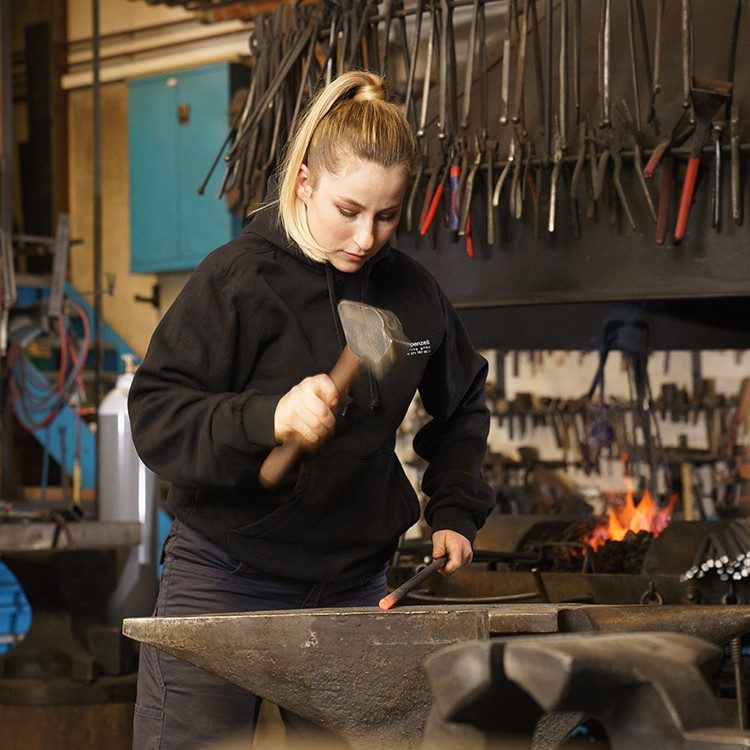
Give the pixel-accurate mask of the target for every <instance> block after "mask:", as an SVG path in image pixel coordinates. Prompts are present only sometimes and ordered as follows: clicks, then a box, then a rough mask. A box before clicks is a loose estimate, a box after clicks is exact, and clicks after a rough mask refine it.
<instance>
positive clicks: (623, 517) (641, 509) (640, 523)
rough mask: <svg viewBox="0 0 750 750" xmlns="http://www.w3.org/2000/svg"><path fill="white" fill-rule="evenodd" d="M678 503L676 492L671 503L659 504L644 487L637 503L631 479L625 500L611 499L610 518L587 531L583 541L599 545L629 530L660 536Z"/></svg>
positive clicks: (614, 539) (608, 512)
mask: <svg viewBox="0 0 750 750" xmlns="http://www.w3.org/2000/svg"><path fill="white" fill-rule="evenodd" d="M676 503H677V495H672V497H670V499H669V503H667V505H665V506H664V507H663V508H660V507H659V506H658V505H657V503H656V502H655V501H654V499H653V497H652V496H651V493H650V492H649V491H648V490H645V491H644V493H643V495H642V497H641V501H640V502H639V503H638V505H636V504H635V502H634V501H633V487H632V484H630V483H628V491H627V492H626V494H625V499H624V500H623V501H622V502H616V501H615V502H613V503H610V506H609V508H608V510H607V519H606V520H601V521H598V522H597V523H596V525H595V526H594V527H593V529H591V531H590V532H589V533H588V534H584V539H583V541H585V542H587V543H588V544H590V545H591V546H592V547H593V548H594V549H598V548H599V547H600V546H601V545H602V544H604V543H605V542H606V541H608V540H610V539H611V540H613V541H616V542H619V541H622V540H623V539H624V538H625V535H626V534H627V533H628V531H632V532H634V533H638V532H639V531H650V532H651V533H652V534H653V535H654V536H655V537H657V536H659V534H661V532H662V531H664V529H665V528H667V526H668V525H669V522H670V521H671V520H672V511H673V510H674V506H675V504H676Z"/></svg>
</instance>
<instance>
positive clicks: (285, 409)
mask: <svg viewBox="0 0 750 750" xmlns="http://www.w3.org/2000/svg"><path fill="white" fill-rule="evenodd" d="M338 400H339V392H338V390H337V389H336V386H335V385H334V384H333V381H332V380H331V378H329V377H328V375H313V376H311V377H309V378H305V379H304V380H303V381H302V382H300V383H297V385H295V386H294V387H293V388H292V389H291V390H290V391H289V392H288V393H286V394H285V395H284V396H282V397H281V399H280V400H279V403H278V404H277V405H276V412H275V413H274V417H273V428H274V433H275V435H276V439H277V440H280V441H281V442H283V441H285V440H288V439H290V438H297V439H298V440H299V441H300V443H302V446H303V447H304V448H306V449H308V450H309V449H312V448H314V447H315V446H316V445H317V444H318V443H319V442H320V441H322V440H325V439H326V438H327V437H328V436H329V435H330V434H331V432H333V428H334V426H335V424H336V419H335V417H334V414H333V410H334V409H335V408H336V405H337V404H338Z"/></svg>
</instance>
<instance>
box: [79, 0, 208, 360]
mask: <svg viewBox="0 0 750 750" xmlns="http://www.w3.org/2000/svg"><path fill="white" fill-rule="evenodd" d="M193 17H194V16H193V14H191V13H188V12H187V11H185V10H183V9H181V8H167V7H165V6H152V5H148V4H147V3H144V2H127V3H125V2H122V1H121V0H103V1H102V2H101V3H100V33H101V34H102V35H114V34H124V33H125V32H135V31H137V30H139V29H140V30H142V29H145V28H148V27H154V26H160V25H161V26H166V25H168V24H170V23H174V24H177V25H178V26H179V24H180V23H182V22H185V21H186V20H188V21H189V20H191V19H192V18H193ZM191 34H192V37H194V36H195V33H194V32H191ZM205 34H206V36H209V37H210V35H211V29H210V27H206V32H205ZM159 35H162V36H164V40H163V41H164V43H166V44H172V43H173V44H174V46H175V48H176V49H179V48H180V46H181V45H183V44H187V41H186V36H187V32H186V31H185V30H184V29H181V30H176V31H175V32H174V33H173V35H174V39H172V40H171V41H170V32H169V31H168V29H165V28H162V29H160V30H157V31H154V32H153V36H154V37H159ZM90 36H91V3H90V2H87V1H86V0H73V1H72V2H70V3H69V9H68V39H69V43H70V49H71V52H70V55H69V57H70V60H71V61H73V62H75V63H77V64H80V65H83V66H84V67H86V64H87V61H88V59H89V58H90V42H89V41H87V40H88V39H89V38H90ZM192 37H191V38H192ZM119 41H120V44H119V45H118V44H115V42H117V40H115V42H112V48H111V49H109V47H108V48H107V49H106V50H104V49H103V50H102V54H104V53H105V52H108V53H111V54H116V53H117V51H118V50H119V49H120V46H121V45H125V46H127V44H128V37H127V36H123V37H122V39H121V40H119ZM157 41H158V40H157ZM152 43H154V40H152ZM162 54H163V52H162ZM155 55H156V53H154V56H155ZM154 56H152V59H150V60H148V61H147V63H146V64H148V65H150V66H151V68H152V69H158V67H159V65H160V63H159V61H158V59H155V57H154ZM161 64H162V65H168V64H169V63H161ZM183 64H184V63H183ZM73 75H75V73H73ZM111 75H112V74H111V73H106V72H105V70H104V69H103V70H102V78H103V79H106V78H107V77H111ZM74 82H75V79H74ZM127 102H128V92H127V82H126V80H123V79H121V77H120V80H116V81H112V82H109V83H103V85H102V87H101V118H102V122H101V137H102V151H101V154H102V195H103V200H102V214H103V215H102V234H103V242H102V268H103V273H104V286H105V288H106V287H107V286H108V284H109V285H111V286H110V288H111V293H107V294H105V295H104V297H103V300H102V305H103V314H104V318H105V319H106V321H107V322H108V323H109V324H110V325H111V326H112V327H113V328H114V329H115V330H116V331H118V332H119V333H120V334H121V335H122V336H123V337H124V338H125V339H126V340H127V341H128V343H129V344H130V346H131V347H132V349H133V351H134V353H135V354H136V355H138V356H143V355H144V354H145V351H146V347H147V345H148V341H149V339H150V337H151V334H152V332H153V329H154V327H155V326H156V323H157V322H158V319H159V316H160V313H161V312H163V311H165V310H166V309H167V307H168V306H169V305H170V304H171V302H172V301H173V299H174V297H175V296H176V294H177V291H179V289H180V288H181V287H182V285H183V284H184V282H185V280H186V279H187V275H188V274H186V273H185V274H169V275H167V276H166V277H164V278H162V279H159V277H157V276H156V275H155V274H143V273H139V274H132V273H130V205H129V197H128V140H127ZM68 106H69V109H68V113H69V117H68V121H69V134H70V135H69V160H70V164H71V169H70V214H71V236H72V237H78V238H82V239H83V240H84V243H83V245H80V246H77V247H76V248H74V250H73V251H72V253H71V280H72V282H73V284H74V285H75V286H76V287H77V288H78V289H80V290H83V291H90V290H91V289H92V288H93V285H94V280H93V277H92V267H93V265H92V264H93V244H92V239H93V143H92V138H93V127H92V95H91V88H90V86H89V85H85V86H82V87H78V88H74V89H73V90H71V91H70V92H69V95H68ZM217 147H218V145H217ZM209 161H210V158H209V156H208V155H207V163H208V162H209ZM210 199H211V198H210V196H207V198H206V200H210ZM158 210H159V207H158V206H155V207H154V211H158ZM157 281H160V283H161V284H162V292H163V293H162V305H161V308H160V309H159V310H157V309H156V308H155V307H153V306H152V305H149V304H143V303H141V304H139V303H136V302H134V297H135V295H136V294H138V295H141V296H145V297H149V296H151V291H152V287H153V285H154V284H155V283H156V282H157Z"/></svg>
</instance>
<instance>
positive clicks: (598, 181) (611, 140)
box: [592, 127, 635, 230]
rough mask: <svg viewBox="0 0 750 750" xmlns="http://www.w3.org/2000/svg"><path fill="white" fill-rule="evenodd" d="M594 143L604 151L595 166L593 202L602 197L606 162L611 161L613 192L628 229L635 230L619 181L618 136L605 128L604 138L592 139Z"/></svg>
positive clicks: (619, 145) (620, 158) (620, 164)
mask: <svg viewBox="0 0 750 750" xmlns="http://www.w3.org/2000/svg"><path fill="white" fill-rule="evenodd" d="M592 140H594V141H595V142H597V143H599V144H600V145H602V146H603V147H604V150H603V151H602V153H601V154H599V161H598V162H597V165H596V178H595V180H594V200H595V201H598V200H599V199H600V198H601V196H602V190H603V188H604V177H605V175H606V172H607V162H608V161H609V160H610V159H612V163H613V164H614V171H613V173H612V179H613V181H614V183H615V191H616V192H617V197H618V198H619V199H620V205H621V206H622V210H623V211H624V212H625V216H626V217H627V220H628V223H629V224H630V228H631V229H633V230H635V221H634V219H633V214H632V212H631V211H630V206H629V205H628V200H627V198H626V197H625V191H624V189H623V187H622V182H621V181H620V174H621V173H622V156H621V155H620V151H622V144H621V142H620V136H619V135H618V134H617V132H616V131H615V130H614V129H613V128H612V127H607V128H605V135H604V138H601V139H599V138H592Z"/></svg>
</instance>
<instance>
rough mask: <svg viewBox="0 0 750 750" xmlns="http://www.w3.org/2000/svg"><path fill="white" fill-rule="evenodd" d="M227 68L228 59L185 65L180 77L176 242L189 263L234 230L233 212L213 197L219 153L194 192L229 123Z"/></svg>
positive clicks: (218, 174) (219, 171)
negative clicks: (184, 119) (185, 114)
mask: <svg viewBox="0 0 750 750" xmlns="http://www.w3.org/2000/svg"><path fill="white" fill-rule="evenodd" d="M229 72H230V67H229V65H227V64H225V63H219V64H217V65H208V66H205V67H202V68H196V69H194V70H190V71H186V72H185V73H184V74H183V75H182V76H181V79H180V104H183V103H184V104H187V105H188V107H189V108H190V109H189V112H190V117H189V122H188V123H187V124H186V125H182V126H180V128H179V129H180V136H181V137H180V138H179V144H180V164H181V167H182V174H181V178H180V183H179V186H178V192H179V196H180V198H179V201H178V205H179V207H180V210H181V215H180V218H179V222H180V228H181V230H182V231H181V234H180V245H181V254H182V257H183V258H185V259H187V260H189V261H191V262H192V264H193V265H197V264H198V263H200V261H201V260H203V258H204V257H205V256H206V255H207V254H208V253H209V252H210V251H211V250H213V249H214V248H216V247H218V246H219V245H222V244H224V243H225V242H228V241H229V240H230V239H231V238H232V236H233V226H232V224H233V222H232V215H231V213H230V212H229V211H228V210H227V207H226V203H225V201H224V199H223V198H219V197H218V194H219V189H220V187H221V180H222V177H223V174H224V163H225V162H224V160H223V159H221V160H220V161H219V163H218V164H217V166H216V169H215V170H214V173H213V175H212V177H211V179H210V181H209V183H208V185H207V186H206V190H205V192H204V193H203V195H198V192H197V189H198V186H199V185H200V184H201V183H202V182H203V180H204V179H205V176H206V174H207V173H208V170H209V167H210V166H211V162H212V161H213V159H214V157H215V155H216V152H217V151H218V149H219V148H220V147H221V144H222V143H223V142H224V139H225V138H226V135H227V131H228V129H229V125H230V120H229V105H230V81H229Z"/></svg>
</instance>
